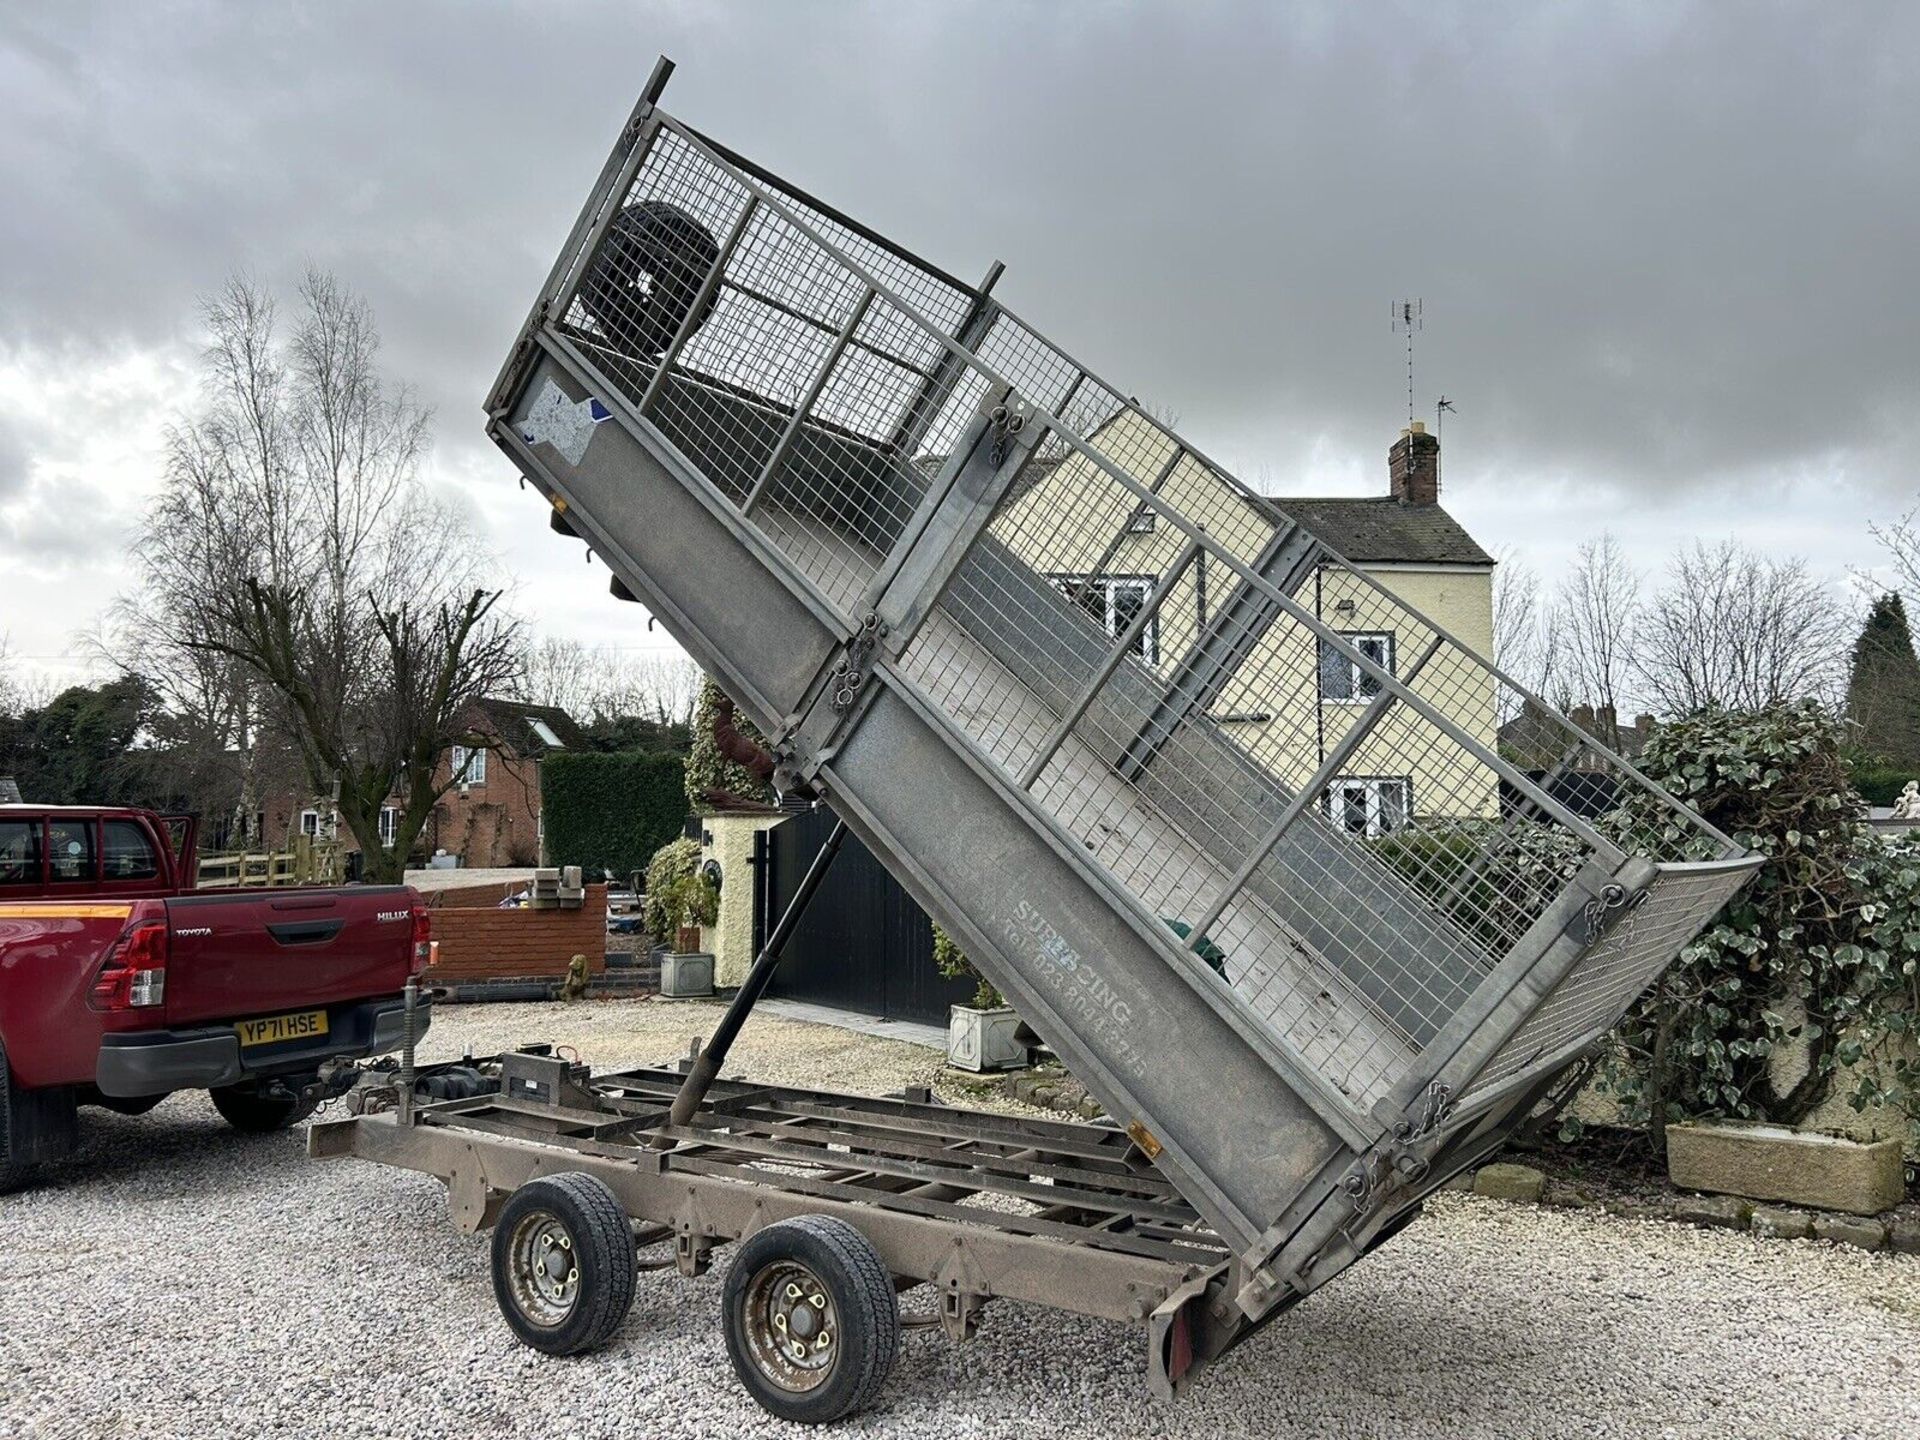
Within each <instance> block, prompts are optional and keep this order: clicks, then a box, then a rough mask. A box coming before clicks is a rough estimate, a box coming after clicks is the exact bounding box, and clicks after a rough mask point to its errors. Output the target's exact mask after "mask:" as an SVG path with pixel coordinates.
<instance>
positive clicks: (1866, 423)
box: [0, 0, 1920, 673]
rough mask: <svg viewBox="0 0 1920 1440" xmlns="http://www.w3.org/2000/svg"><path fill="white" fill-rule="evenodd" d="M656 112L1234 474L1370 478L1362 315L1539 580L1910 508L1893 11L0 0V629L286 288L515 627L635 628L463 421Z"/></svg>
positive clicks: (80, 571)
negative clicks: (450, 520) (1033, 341)
mask: <svg viewBox="0 0 1920 1440" xmlns="http://www.w3.org/2000/svg"><path fill="white" fill-rule="evenodd" d="M659 51H665V52H667V53H669V54H671V55H672V56H673V57H674V58H675V59H676V60H677V61H678V62H679V65H680V69H679V71H678V73H677V74H676V75H675V77H674V79H673V83H672V85H671V86H670V87H669V89H668V92H667V99H666V103H667V106H668V108H670V109H671V110H673V111H674V112H675V113H677V114H679V115H681V116H683V117H684V118H686V119H688V120H690V121H692V122H693V123H695V124H697V125H699V126H701V127H702V128H703V129H706V130H708V131H710V132H712V133H714V134H716V135H718V136H719V137H720V138H722V139H724V140H726V141H728V142H729V143H731V144H733V145H734V146H736V147H737V148H739V149H741V150H744V151H746V152H747V153H749V154H751V155H753V156H755V157H756V158H757V159H760V160H761V161H763V162H764V163H766V164H768V165H769V166H771V167H772V168H773V169H775V170H777V171H780V172H781V173H784V174H786V175H788V176H790V177H791V178H792V179H793V180H795V181H796V182H798V183H800V184H801V185H803V186H806V187H808V188H810V189H812V190H814V191H816V192H817V193H819V194H820V195H822V196H823V197H825V198H827V199H829V200H831V201H833V202H835V203H837V204H839V205H841V206H842V207H843V208H845V209H847V210H850V211H852V212H853V213H855V214H857V215H859V216H861V217H862V218H863V219H866V220H868V221H869V222H870V223H872V224H874V225H876V226H878V227H879V228H881V229H883V230H885V231H887V232H889V233H891V234H893V235H894V236H896V237H897V238H899V239H901V240H903V241H905V242H906V243H908V244H910V245H912V246H914V247H916V248H917V249H919V250H921V251H922V252H923V253H924V254H926V255H927V256H928V257H929V258H930V259H932V260H934V261H935V262H936V263H939V264H942V265H944V266H946V267H947V268H949V269H952V270H954V271H955V272H957V273H960V274H963V275H974V274H978V273H979V272H981V271H982V270H984V269H985V267H986V264H987V262H988V261H989V260H991V259H993V258H994V257H996V256H997V257H999V258H1002V259H1004V260H1005V261H1006V262H1007V266H1008V270H1007V275H1006V278H1005V279H1004V280H1003V281H1002V282H1001V286H1000V289H999V291H998V293H999V295H1000V296H1001V297H1002V298H1003V299H1005V300H1007V301H1008V302H1010V303H1011V304H1013V305H1014V306H1015V307H1016V308H1018V309H1019V310H1021V311H1022V312H1023V313H1024V314H1025V315H1026V316H1027V317H1028V318H1029V319H1031V320H1033V321H1034V322H1036V323H1037V324H1039V325H1040V326H1041V327H1042V328H1043V329H1045V330H1047V331H1049V332H1051V333H1052V334H1054V335H1055V336H1056V338H1058V339H1059V340H1061V341H1062V342H1063V343H1065V344H1066V345H1067V346H1068V348H1070V349H1072V350H1074V351H1076V352H1077V353H1080V354H1082V355H1085V356H1086V357H1087V358H1088V359H1089V360H1091V361H1092V362H1093V363H1094V364H1095V365H1096V366H1097V367H1099V368H1100V369H1102V370H1103V371H1104V372H1105V373H1106V374H1107V375H1108V376H1109V377H1110V378H1112V379H1113V380H1115V381H1116V382H1118V383H1120V384H1122V385H1123V386H1125V387H1127V388H1130V389H1132V390H1134V391H1135V392H1136V393H1138V394H1139V395H1140V396H1141V397H1142V398H1144V399H1146V400H1148V401H1149V402H1152V403H1154V404H1155V405H1157V406H1163V407H1166V408H1168V409H1171V410H1173V411H1174V412H1176V413H1177V414H1178V415H1179V416H1180V421H1181V428H1182V429H1183V430H1185V431H1187V432H1188V433H1189V434H1190V435H1191V436H1192V438H1193V439H1194V440H1195V441H1196V442H1198V443H1199V444H1201V445H1202V446H1203V447H1205V448H1206V449H1207V450H1209V451H1210V452H1211V453H1213V454H1214V455H1216V456H1217V457H1218V458H1220V459H1222V460H1224V461H1226V462H1228V463H1229V464H1233V465H1236V466H1237V467H1238V468H1239V469H1240V470H1241V472H1242V474H1243V475H1245V476H1246V477H1247V478H1249V479H1251V480H1253V481H1255V482H1256V483H1258V484H1260V485H1261V486H1262V488H1265V489H1269V490H1271V491H1273V492H1275V493H1278V494H1286V493H1288V492H1294V493H1360V492H1363V491H1371V490H1376V489H1379V488H1382V487H1383V486H1384V484H1385V458H1384V457H1385V451H1386V448H1387V445H1388V444H1389V443H1390V441H1391V440H1392V438H1393V436H1394V435H1395V434H1396V433H1397V429H1398V427H1399V426H1400V425H1401V424H1402V423H1404V418H1405V406H1406V391H1405V375H1404V370H1403V364H1404V354H1403V351H1402V350H1401V348H1400V342H1399V341H1398V340H1397V338H1396V337H1395V336H1393V335H1392V334H1391V333H1390V332H1389V328H1388V310H1389V305H1390V303H1391V302H1392V301H1393V300H1394V299H1396V298H1397V297H1399V296H1402V295H1417V296H1421V297H1423V298H1424V300H1425V304H1426V329H1425V331H1424V332H1423V333H1422V334H1421V335H1420V336H1419V340H1418V344H1419V351H1418V355H1419V374H1418V384H1417V391H1416V400H1417V403H1418V405H1419V408H1420V409H1421V410H1422V411H1423V412H1430V411H1431V408H1432V404H1433V399H1434V397H1435V396H1436V395H1437V394H1439V393H1441V392H1443V391H1444V392H1445V393H1446V394H1448V395H1449V396H1451V397H1453V398H1454V399H1455V401H1456V403H1457V404H1458V407H1459V411H1458V414H1457V415H1456V416H1450V417H1449V419H1448V424H1447V427H1446V456H1447V469H1446V484H1447V494H1446V500H1447V503H1448V504H1449V505H1450V506H1451V507H1452V508H1453V509H1454V511H1455V513H1456V514H1458V515H1459V516H1460V517H1461V518H1462V519H1463V520H1464V521H1466V523H1467V524H1468V525H1469V527H1470V528H1472V529H1473V530H1474V531H1475V533H1476V534H1477V535H1478V536H1479V537H1480V538H1481V540H1482V541H1483V543H1485V544H1486V545H1487V546H1488V547H1489V548H1498V547H1503V546H1512V547H1516V548H1517V549H1518V550H1519V551H1520V552H1521V553H1523V554H1524V555H1525V556H1526V557H1527V558H1528V559H1529V561H1530V562H1531V563H1532V564H1533V565H1534V566H1535V567H1536V568H1538V569H1540V570H1542V571H1543V572H1546V573H1547V574H1548V575H1549V576H1551V574H1552V572H1553V570H1554V568H1555V567H1556V566H1557V565H1558V564H1560V563H1561V562H1562V561H1563V560H1564V559H1565V557H1566V556H1567V554H1568V553H1569V552H1570V551H1571V549H1572V547H1573V546H1574V545H1575V544H1576V543H1577V542H1578V541H1579V540H1581V539H1583V538H1586V537H1588V536H1591V535H1593V534H1597V533H1598V532H1599V531H1600V530H1601V529H1602V528H1605V527H1611V528H1612V529H1613V530H1614V531H1615V532H1616V533H1618V534H1620V535H1621V536H1622V538H1623V539H1624V540H1625V541H1626V543H1627V545H1628V547H1629V549H1630V551H1631V553H1632V554H1633V555H1634V557H1635V558H1636V560H1638V561H1639V562H1640V563H1641V564H1643V565H1646V566H1649V567H1652V566H1655V565H1658V564H1660V563H1662V562H1663V560H1664V557H1665V555H1666V553H1667V552H1668V550H1670V548H1671V547H1672V545H1673V544H1674V543H1675V542H1676V541H1677V540H1679V539H1683V538H1686V537H1690V536H1692V535H1695V534H1700V535H1704V536H1708V537H1711V538H1718V537H1722V536H1727V535H1732V536H1736V537H1738V538H1741V539H1743V540H1746V541H1748V542H1749V543H1752V544H1754V545H1756V546H1759V547H1761V548H1764V549H1768V550H1771V551H1776V552H1783V553H1786V552H1791V553H1800V554H1805V555H1807V556H1808V557H1809V558H1811V559H1812V560H1813V561H1814V563H1815V564H1816V566H1818V567H1819V568H1820V569H1821V570H1822V571H1823V572H1824V573H1827V574H1830V575H1832V576H1834V577H1835V578H1836V580H1837V579H1838V577H1840V576H1842V575H1844V574H1845V573H1846V572H1847V571H1848V570H1849V569H1850V568H1866V567H1871V566H1872V565H1874V564H1875V563H1876V561H1877V558H1878V557H1877V556H1876V553H1875V551H1874V547H1873V545H1872V542H1871V540H1870V539H1869V537H1868V535H1867V524H1868V522H1869V520H1870V519H1874V518H1886V517H1890V516H1892V515H1894V514H1896V513H1898V512H1899V511H1900V510H1902V509H1904V508H1905V507H1906V506H1907V505H1908V504H1910V503H1911V502H1912V501H1913V499H1914V498H1915V496H1916V492H1917V491H1920V469H1917V468H1916V466H1915V465H1913V464H1912V463H1910V462H1909V459H1908V457H1909V455H1912V454H1915V453H1920V442H1917V441H1916V440H1915V439H1913V438H1911V435H1910V430H1911V426H1912V424H1913V421H1914V418H1915V412H1916V410H1920V404H1917V403H1916V402H1920V323H1916V322H1917V321H1920V298H1916V289H1915V286H1916V281H1915V278H1914V276H1913V274H1912V270H1913V260H1914V257H1915V256H1916V255H1920V146H1917V145H1916V143H1915V140H1916V137H1917V136H1920V82H1917V81H1916V80H1915V78H1914V77H1915V74H1916V68H1917V67H1916V62H1920V6H1915V5H1912V4H1884V5H1882V4H1870V3H1861V4H1848V5H1844V6H1835V5H1825V4H1820V5H1814V4H1807V5H1776V4H1733V3H1720V4H1701V5H1686V4H1680V3H1665V4H1652V5H1573V4H1567V5H1543V4H1523V5H1512V6H1503V5H1499V4H1491V3H1480V4H1473V5H1462V6H1459V7H1449V6H1444V5H1435V4H1409V5H1404V6H1395V5H1386V4H1366V5H1353V4H1340V5H1327V6H1307V7H1293V6H1281V5H1271V4H1261V5H1256V4H1228V3H1182V4H1166V5H1158V6H1149V5H1127V4H1121V3H1101V4H1093V3H1055V4H1047V5H1015V4H989V3H978V4H971V5H960V4H944V5H934V4H928V5H920V4H911V3H905V0H891V3H884V4H879V3H876V4H869V5H858V4H828V3H783V4H774V3H764V4H738V5H721V4H691V3H687V4H666V3H626V4H619V5H590V4H583V3H566V0H539V3H527V4H520V5H514V4H506V3H481V0H470V3H459V4H456V3H451V0H448V3H409V4H393V3H332V4H325V5H322V4H302V5H275V4H265V3H261V4H240V3H233V4H163V3H146V0H123V3H119V4H104V3H103V4H87V3H80V0H69V3H65V4H62V5H59V6H52V5H45V6H42V5H29V4H23V3H19V0H9V3H8V4H7V5H6V6H5V8H3V9H0V183H3V184H4V189H3V190H0V196H3V197H4V198H3V199H0V572H4V574H5V575H6V576H7V583H6V585H5V586H4V588H3V589H0V597H3V598H0V634H5V635H8V636H10V637H11V643H12V646H13V648H14V650H15V651H16V652H18V653H20V654H24V655H26V656H30V657H38V663H40V664H41V665H43V666H45V667H47V668H49V669H53V670H57V671H60V672H61V673H71V671H70V669H69V667H67V666H66V665H65V664H63V662H62V661H61V659H60V657H61V656H62V655H63V653H65V652H68V651H69V649H70V646H71V641H72V636H73V633H74V632H75V631H76V630H77V629H79V628H81V627H83V626H85V625H86V624H87V623H89V622H90V621H91V619H92V617H93V615H94V613H95V612H96V611H97V609H98V608H99V606H100V605H101V604H102V603H103V602H104V601H105V600H106V599H107V598H108V597H109V596H110V595H111V594H112V593H113V592H114V591H115V590H116V589H118V588H122V587H123V586H124V585H125V584H126V583H127V575H126V572H125V568H124V561H123V559H122V553H123V546H124V543H125V536H126V534H127V532H128V529H129V527H130V526H131V525H133V524H134V523H135V521H136V520H137V518H138V516H139V513H140V510H141V508H142V506H143V505H144V504H145V502H146V499H147V497H148V496H149V495H150V493H151V491H152V488H153V486H154V484H155V483H156V480H157V473H156V472H157V457H158V451H159V444H160V436H161V432H162V428H163V427H164V425H165V424H166V422H167V420H168V419H169V417H170V416H171V415H172V414H173V413H175V412H176V411H177V409H178V408H179V407H180V406H182V405H184V404H187V403H189V402H190V401H191V399H192V394H193V367H194V362H195V355H196V351H197V348H198V346H199V344H200V343H201V341H200V337H199V335H198V333H197V329H196V316H195V300H196V297H197V296H198V295H200V294H202V293H205V292H206V291H208V290H210V289H212V288H213V287H215V286H217V285H218V284H219V283H220V281H221V279H222V278H223V276H225V275H226V274H227V273H228V272H229V271H232V270H234V269H236V268H245V269H248V270H251V271H253V272H255V273H257V274H259V275H260V276H262V277H263V278H266V279H268V280H272V281H276V282H285V283H287V284H289V285H290V284H291V282H292V281H293V280H294V279H295V278H297V275H298V273H299V271H300V269H301V268H302V267H303V266H304V265H305V264H306V263H308V262H313V263H317V264H319V265H321V266H324V267H327V268H330V269H332V270H334V271H335V272H336V273H337V274H339V276H340V277H341V278H342V279H343V280H345V281H346V282H347V283H348V284H349V285H351V286H352V287H354V288H356V289H357V290H359V291H361V292H362V293H363V294H365V295H366V296H367V297H368V299H369V300H370V301H371V302H372V303H373V305H374V307H375V309H376V311H377V313H378V315H379V319H380V323H381V327H382V330H383V332H384V334H385V337H386V359H387V362H388V364H389V366H390V368H391V370H392V371H393V372H394V373H395V374H396V375H397V376H399V377H401V378H404V379H406V380H407V381H409V382H410V383H412V384H413V385H414V386H415V387H416V388H417V389H418V390H419V391H420V393H421V395H422V396H423V398H425V399H426V400H427V401H429V402H430V403H431V404H432V405H433V406H434V407H435V409H436V411H437V413H438V423H437V426H436V436H437V443H436V449H435V452H434V457H433V460H432V463H431V465H430V468H429V479H430V481H431V482H432V483H433V484H434V485H435V486H436V487H438V488H440V489H442V490H444V491H446V492H447V493H448V494H450V495H452V496H454V497H456V498H457V499H458V501H459V503H461V504H463V505H464V506H465V507H466V508H467V509H468V510H469V512H470V513H471V514H472V515H473V517H474V518H475V519H476V521H477V522H478V523H479V525H480V526H481V527H482V529H483V531H484V533H485V534H486V535H487V536H488V538H489V540H490V542H491V543H492V545H493V546H494V547H495V548H496V549H497V550H498V552H499V554H500V557H501V559H502V561H503V563H504V565H505V567H506V568H507V569H509V570H510V571H512V572H513V573H514V574H516V575H517V576H518V577H519V588H518V603H519V604H520V606H521V608H522V609H523V610H524V611H526V612H527V613H528V614H529V615H530V616H531V617H532V618H533V619H534V620H535V622H536V624H538V625H540V626H541V627H543V628H545V629H548V630H551V631H555V632H558V633H563V634H568V635H575V636H578V637H580V638H582V639H587V640H601V639H612V640H614V641H615V642H616V643H622V644H630V645H645V644H658V643H660V641H659V638H658V637H657V636H655V637H651V638H649V637H647V636H646V635H645V634H644V633H639V627H638V626H636V625H635V623H634V620H633V612H632V610H631V609H630V608H628V607H621V606H617V605H616V604H615V603H614V602H612V601H610V600H608V599H606V598H605V588H604V587H605V582H604V575H603V574H596V575H593V576H589V575H588V574H586V573H585V572H584V567H583V566H582V564H581V559H580V553H579V549H578V546H577V545H569V544H567V543H566V542H563V541H561V540H559V539H558V538H557V537H552V536H550V535H549V533H548V532H547V530H546V529H545V527H544V526H543V525H541V524H539V521H538V516H537V513H535V512H533V511H532V510H531V509H530V506H531V505H532V503H533V502H532V501H531V500H529V499H527V498H526V497H524V496H521V495H520V494H519V493H518V492H517V490H516V487H515V484H514V474H513V471H512V469H511V467H510V466H509V465H508V464H507V462H506V461H505V460H504V459H502V458H500V457H499V456H498V455H497V454H496V453H495V452H494V451H493V450H492V449H491V447H490V446H488V445H487V444H486V443H485V442H484V440H483V439H482V437H481V435H480V418H481V417H480V411H479V405H480V401H481V398H482V396H483V394H484V392H485V390H486V388H487V385H488V384H489V382H490V381H491V379H492V377H493V374H494V372H495V370H496V368H497V367H498V364H499V362H500V360H501V359H502V358H503V356H504V355H505V352H506V350H507V348H508V346H509V345H510V343H511V341H512V338H513V335H514V333H515V330H516V327H517V326H518V324H519V321H520V319H521V318H522V316H523V315H524V313H525V310H526V307H527V304H528V303H529V301H530V299H531V298H532V296H533V293H534V291H535V289H536V288H537V286H538V285H539V283H540V281H541V279H542V278H543V277H544V275H545V272H546V269H547V266H548V264H549V263H550V261H551V259H552V256H553V253H554V251H555V250H556V249H557V247H558V245H559V242H560V240H561V238H562V237H563V236H564V234H565V232H566V230H567V229H568V227H569V226H570V224H571V223H572V218H573V215H574V213H575V211H576V210H577V208H578V206H579V203H580V201H581V200H582V199H583V198H584V195H585V193H586V190H587V188H588V186H589V184H590V183H591V181H592V179H593V177H594V175H595V174H596V173H597V171H598V169H599V166H600V162H601V160H602V159H603V158H604V156H605V153H606V149H607V146H608V144H609V143H610V142H611V140H612V138H613V135H614V132H615V131H616V129H617V128H618V126H619V124H620V122H621V120H622V119H623V118H624V117H625V114H626V112H627V109H628V107H629V106H630V105H631V103H632V100H633V97H634V95H635V94H636V92H637V91H638V89H639V86H640V85H641V83H642V82H643V81H644V79H645V76H646V73H647V70H648V68H649V66H650V65H651V63H652V60H653V57H654V55H655V53H656V52H659Z"/></svg>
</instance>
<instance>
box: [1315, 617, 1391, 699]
mask: <svg viewBox="0 0 1920 1440" xmlns="http://www.w3.org/2000/svg"><path fill="white" fill-rule="evenodd" d="M1334 633H1335V634H1336V635H1338V636H1339V637H1340V638H1341V639H1342V640H1344V641H1346V642H1347V644H1349V645H1351V646H1352V647H1353V648H1354V649H1356V650H1358V651H1359V652H1360V653H1361V654H1362V655H1365V656H1366V657H1367V658H1368V659H1369V660H1371V661H1373V663H1374V664H1376V665H1378V666H1379V667H1380V668H1381V669H1382V670H1384V671H1386V672H1387V674H1389V675H1394V674H1398V673H1399V672H1398V671H1396V670H1395V669H1394V663H1393V662H1394V652H1395V650H1396V649H1397V648H1398V646H1397V645H1396V644H1395V641H1394V634H1393V631H1391V630H1336V631H1335V632H1334ZM1315 654H1316V659H1317V661H1318V664H1317V666H1316V671H1315V677H1314V683H1315V684H1316V685H1318V686H1319V689H1320V699H1321V700H1322V701H1323V702H1324V703H1326V704H1328V705H1366V704H1369V703H1371V702H1372V701H1373V700H1375V699H1377V698H1378V697H1379V695H1380V692H1381V691H1382V690H1384V689H1385V688H1386V687H1385V686H1384V685H1382V684H1381V683H1380V681H1379V680H1377V679H1375V678H1374V677H1373V676H1372V675H1369V674H1368V673H1367V672H1366V671H1365V670H1364V669H1362V668H1361V666H1360V665H1359V663H1358V662H1357V661H1354V660H1350V659H1348V658H1347V657H1346V656H1345V655H1342V654H1341V653H1340V652H1339V651H1337V650H1330V649H1329V648H1327V645H1326V642H1325V641H1324V640H1323V641H1321V643H1320V645H1319V646H1318V647H1316V651H1315ZM1329 661H1331V662H1332V663H1334V664H1336V665H1339V666H1343V667H1344V669H1345V674H1346V677H1347V693H1346V694H1345V695H1329V694H1328V693H1327V665H1328V662H1329Z"/></svg>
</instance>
